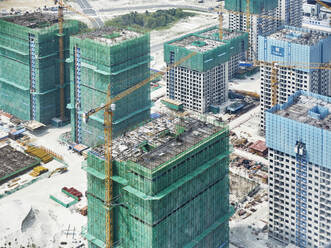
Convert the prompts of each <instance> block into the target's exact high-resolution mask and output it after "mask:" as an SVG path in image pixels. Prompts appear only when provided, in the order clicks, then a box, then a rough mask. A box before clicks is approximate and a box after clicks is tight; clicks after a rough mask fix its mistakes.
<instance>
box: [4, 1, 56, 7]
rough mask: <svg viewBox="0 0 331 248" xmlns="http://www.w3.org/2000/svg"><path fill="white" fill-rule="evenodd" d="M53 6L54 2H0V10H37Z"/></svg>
mask: <svg viewBox="0 0 331 248" xmlns="http://www.w3.org/2000/svg"><path fill="white" fill-rule="evenodd" d="M45 5H46V6H53V5H54V1H52V0H0V9H10V8H14V9H15V8H19V9H25V8H38V7H41V8H42V7H44V6H45Z"/></svg>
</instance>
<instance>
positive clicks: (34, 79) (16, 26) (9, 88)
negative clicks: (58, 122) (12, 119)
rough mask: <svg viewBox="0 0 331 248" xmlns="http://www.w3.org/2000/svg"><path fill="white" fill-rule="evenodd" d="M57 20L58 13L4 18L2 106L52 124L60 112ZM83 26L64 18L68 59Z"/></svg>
mask: <svg viewBox="0 0 331 248" xmlns="http://www.w3.org/2000/svg"><path fill="white" fill-rule="evenodd" d="M57 22H58V17H57V16H55V15H51V14H44V13H30V14H24V15H20V16H9V17H4V18H2V19H0V36H1V39H0V89H1V90H0V109H2V110H4V111H6V112H8V113H11V114H13V115H15V116H16V117H18V118H20V119H22V120H36V121H39V122H42V123H45V124H48V123H50V122H51V120H52V118H54V117H59V116H60V106H61V105H60V74H59V68H60V63H59V35H58V34H59V27H58V23H57ZM80 29H81V23H80V22H78V21H65V22H64V26H63V34H64V37H63V40H64V42H63V49H64V58H65V59H66V58H68V57H69V36H70V35H71V34H75V33H78V32H79V30H80ZM68 70H69V68H68V67H65V70H64V93H65V94H64V101H65V102H64V103H65V104H67V103H68V102H69V101H70V93H69V90H70V87H69V73H68ZM64 106H65V105H64ZM66 114H67V117H69V113H66Z"/></svg>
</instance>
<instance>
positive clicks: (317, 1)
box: [316, 0, 331, 25]
mask: <svg viewBox="0 0 331 248" xmlns="http://www.w3.org/2000/svg"><path fill="white" fill-rule="evenodd" d="M316 3H318V4H320V5H322V6H323V7H325V8H327V9H330V10H331V7H330V6H329V5H327V4H326V3H323V2H322V1H320V0H316ZM330 25H331V17H330Z"/></svg>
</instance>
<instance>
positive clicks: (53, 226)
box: [0, 126, 87, 248]
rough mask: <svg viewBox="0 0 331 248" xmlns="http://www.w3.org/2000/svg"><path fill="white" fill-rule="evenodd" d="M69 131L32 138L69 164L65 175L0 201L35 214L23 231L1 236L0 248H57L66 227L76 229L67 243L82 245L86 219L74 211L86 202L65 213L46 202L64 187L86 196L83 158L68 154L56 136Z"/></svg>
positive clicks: (51, 131)
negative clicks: (25, 206) (31, 247)
mask: <svg viewBox="0 0 331 248" xmlns="http://www.w3.org/2000/svg"><path fill="white" fill-rule="evenodd" d="M68 130H69V126H66V127H63V128H59V129H56V128H50V129H48V130H47V131H46V132H45V133H44V134H41V135H39V137H34V138H35V140H36V141H35V144H38V145H43V146H45V147H47V148H49V149H51V150H53V151H54V152H56V153H59V154H61V155H63V157H64V160H65V162H66V163H68V164H69V168H68V172H67V173H65V174H58V175H54V176H53V177H51V178H45V179H42V180H39V181H37V182H35V183H34V184H32V185H30V186H28V187H26V188H24V189H21V190H19V191H17V192H15V193H14V194H11V195H9V196H6V197H4V198H2V199H0V205H1V204H4V203H5V202H11V201H16V200H20V202H21V203H22V204H28V205H29V204H30V205H31V207H32V209H33V212H34V218H33V221H31V223H30V225H28V227H27V228H26V229H25V230H24V231H22V230H17V231H14V232H13V233H11V234H10V233H9V234H8V233H6V234H4V233H0V247H2V246H4V244H5V243H8V242H11V243H12V244H19V245H21V244H22V245H27V244H32V243H34V244H36V245H38V246H40V247H49V248H52V247H56V248H58V247H59V242H61V241H64V240H66V239H67V237H66V235H65V233H64V231H65V230H67V229H68V227H69V225H70V230H73V229H75V237H74V238H72V236H71V235H70V236H69V239H72V242H79V241H82V238H80V237H79V233H80V231H81V228H82V226H84V225H86V220H87V218H86V217H84V216H82V215H80V214H79V213H77V211H76V208H79V207H82V206H83V205H86V202H84V201H86V200H85V199H84V198H83V200H82V201H83V202H82V203H80V204H79V205H74V206H72V207H71V208H69V209H66V208H64V207H63V206H61V205H59V204H58V203H56V202H54V201H53V200H51V199H50V198H49V195H50V194H57V193H58V192H60V190H61V188H62V187H64V186H67V187H75V188H76V189H78V190H79V191H81V192H85V190H86V187H87V184H86V183H87V182H86V173H85V172H84V171H83V170H82V169H81V162H82V160H83V159H82V157H81V156H79V155H77V154H74V153H72V152H70V151H68V150H67V148H66V147H65V146H63V145H60V144H59V143H58V141H57V139H58V137H59V135H60V134H61V133H64V132H66V131H68ZM41 136H42V138H41ZM8 215H11V216H15V215H16V212H15V209H9V210H8ZM15 240H16V241H15ZM14 247H19V246H14ZM64 247H66V246H64ZM68 247H71V246H68Z"/></svg>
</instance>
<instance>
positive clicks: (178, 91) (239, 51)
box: [164, 27, 248, 113]
mask: <svg viewBox="0 0 331 248" xmlns="http://www.w3.org/2000/svg"><path fill="white" fill-rule="evenodd" d="M247 48H248V36H247V34H245V33H242V32H237V31H230V30H223V39H222V40H220V38H219V29H218V27H212V28H208V29H204V30H201V31H199V32H196V33H191V34H188V35H185V36H183V37H180V38H178V39H175V40H172V41H169V42H167V43H165V45H164V60H165V62H166V63H167V65H170V64H173V63H174V62H176V61H178V60H180V59H182V58H183V57H185V56H187V55H188V54H191V53H196V55H194V56H193V57H191V58H190V59H188V60H186V61H184V62H183V63H182V64H181V65H180V66H177V67H175V68H172V69H170V70H169V71H168V72H167V97H168V98H170V99H171V100H177V101H179V102H181V103H182V104H183V106H184V108H186V109H190V110H193V111H196V112H200V113H205V112H208V111H209V109H210V107H211V106H212V105H213V106H214V105H216V106H219V105H222V104H224V103H225V102H227V99H228V78H229V74H230V76H233V74H234V73H235V72H236V70H237V69H238V66H239V59H240V58H242V55H243V54H244V52H245V51H246V50H247Z"/></svg>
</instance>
